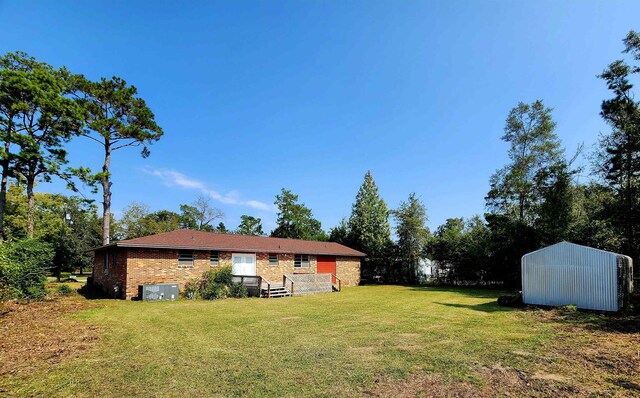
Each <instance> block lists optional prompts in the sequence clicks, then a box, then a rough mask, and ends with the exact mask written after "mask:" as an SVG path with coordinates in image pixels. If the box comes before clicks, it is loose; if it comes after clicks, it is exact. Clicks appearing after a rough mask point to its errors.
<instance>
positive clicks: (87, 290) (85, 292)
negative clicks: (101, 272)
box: [78, 283, 113, 300]
mask: <svg viewBox="0 0 640 398" xmlns="http://www.w3.org/2000/svg"><path fill="white" fill-rule="evenodd" d="M78 294H79V295H81V296H82V297H84V298H86V299H87V300H100V299H108V298H113V297H110V296H109V295H107V293H105V292H104V290H102V289H101V288H100V287H98V286H96V285H90V284H88V283H85V284H84V286H82V287H81V288H80V289H78Z"/></svg>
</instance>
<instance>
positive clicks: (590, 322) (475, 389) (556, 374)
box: [363, 310, 640, 398]
mask: <svg viewBox="0 0 640 398" xmlns="http://www.w3.org/2000/svg"><path fill="white" fill-rule="evenodd" d="M532 315H533V316H535V317H536V318H537V319H538V320H539V321H540V322H545V323H551V324H553V327H555V328H557V330H558V336H557V337H558V338H557V339H554V340H553V341H551V342H549V343H548V344H547V345H545V347H544V349H543V351H542V353H534V352H529V351H524V350H513V351H511V354H513V355H514V356H518V357H520V358H523V359H524V360H525V361H527V363H528V365H523V367H522V368H520V369H514V368H512V367H510V366H506V365H503V364H501V363H496V364H492V365H481V364H478V365H476V367H475V370H473V373H474V374H475V375H476V376H477V380H479V381H478V382H471V381H465V380H462V381H461V380H449V379H446V378H445V377H444V376H443V375H441V374H437V373H424V372H420V371H416V372H415V373H414V374H412V375H411V376H410V377H407V378H406V379H403V380H394V379H390V378H385V377H380V378H379V379H378V380H377V381H376V385H375V387H374V388H372V389H370V390H366V391H363V393H364V395H367V396H372V397H460V398H466V397H495V396H505V397H551V396H552V397H590V396H620V397H627V396H629V397H631V396H634V397H635V396H640V331H639V330H638V329H639V328H640V316H638V315H633V316H612V315H605V314H593V313H570V312H569V313H568V312H565V311H563V310H548V311H535V312H534V313H533V314H532ZM540 354H542V355H540Z"/></svg>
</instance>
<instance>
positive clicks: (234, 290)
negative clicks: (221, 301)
mask: <svg viewBox="0 0 640 398" xmlns="http://www.w3.org/2000/svg"><path fill="white" fill-rule="evenodd" d="M229 293H230V295H231V297H237V298H245V297H249V291H248V290H247V287H246V286H245V285H243V284H242V283H239V282H238V283H233V284H231V291H230V292H229Z"/></svg>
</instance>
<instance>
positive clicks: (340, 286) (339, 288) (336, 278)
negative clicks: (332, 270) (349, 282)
mask: <svg viewBox="0 0 640 398" xmlns="http://www.w3.org/2000/svg"><path fill="white" fill-rule="evenodd" d="M331 278H332V279H333V278H335V280H336V282H337V283H338V291H341V290H342V281H341V280H340V278H338V277H337V276H336V274H331ZM331 282H333V281H331Z"/></svg>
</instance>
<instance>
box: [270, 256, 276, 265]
mask: <svg viewBox="0 0 640 398" xmlns="http://www.w3.org/2000/svg"><path fill="white" fill-rule="evenodd" d="M269 265H278V255H277V254H269Z"/></svg>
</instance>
